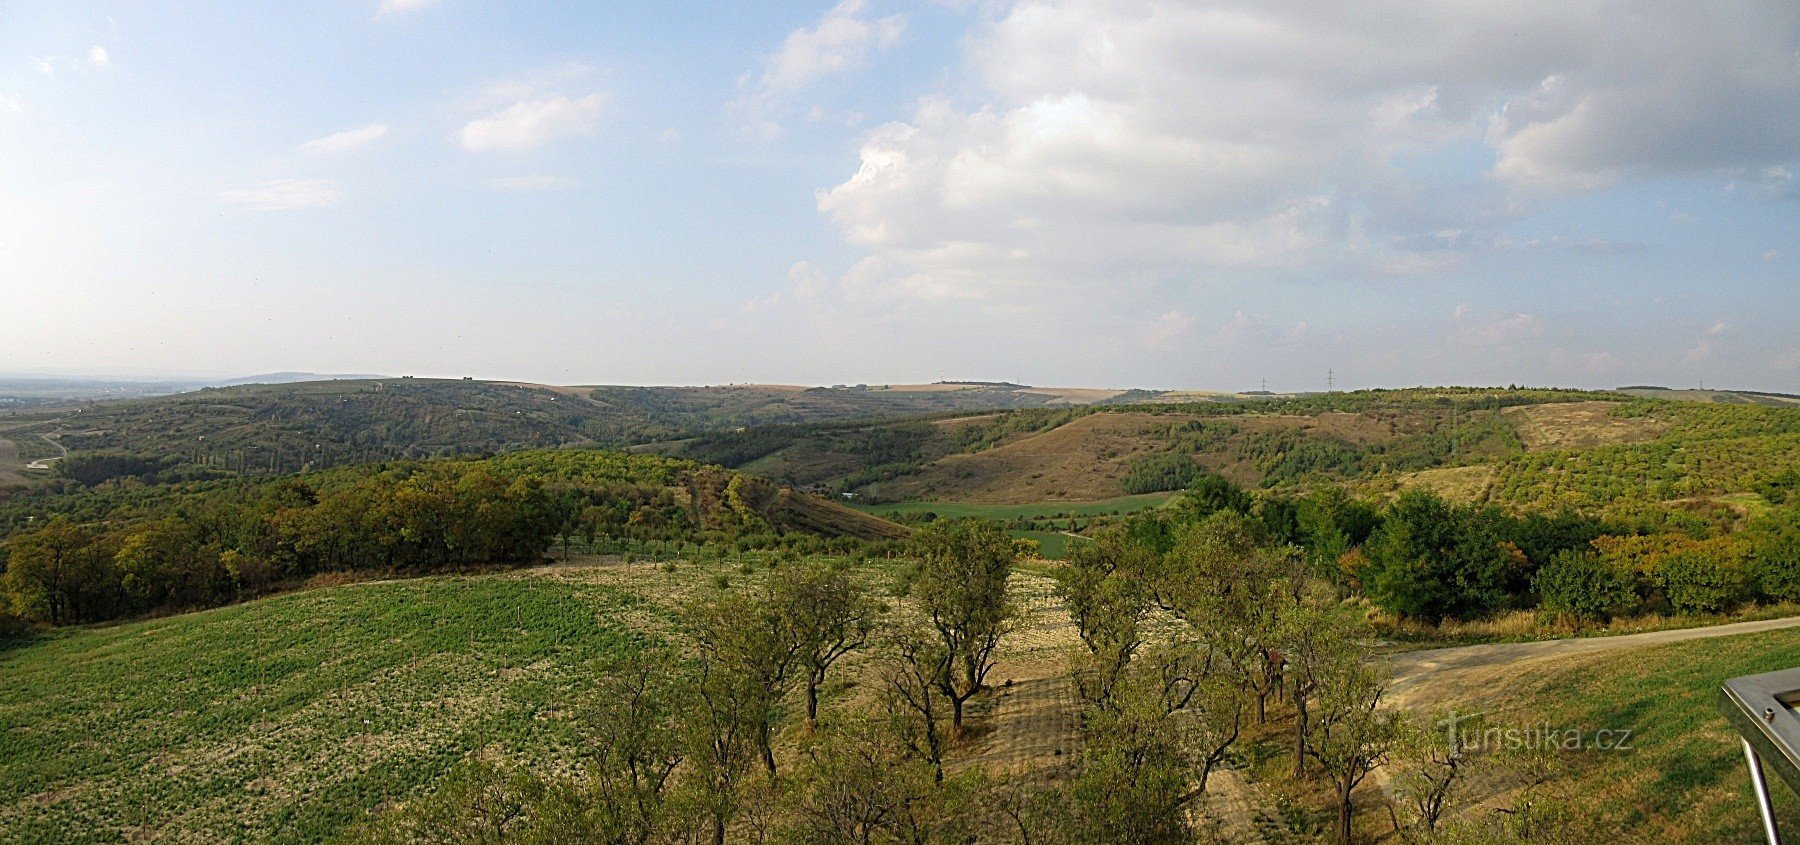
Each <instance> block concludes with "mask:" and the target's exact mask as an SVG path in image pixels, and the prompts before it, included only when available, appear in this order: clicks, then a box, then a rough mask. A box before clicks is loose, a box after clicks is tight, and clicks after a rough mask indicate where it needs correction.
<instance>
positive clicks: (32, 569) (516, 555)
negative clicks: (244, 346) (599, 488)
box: [0, 463, 570, 625]
mask: <svg viewBox="0 0 1800 845" xmlns="http://www.w3.org/2000/svg"><path fill="white" fill-rule="evenodd" d="M569 507H570V503H569V502H567V501H566V500H564V499H562V498H560V497H558V496H557V495H555V494H554V493H553V492H552V491H551V490H549V489H548V488H546V487H545V486H544V485H543V484H542V483H541V482H539V481H537V480H535V479H529V478H508V477H505V476H502V475H499V474H497V473H494V472H492V471H491V470H489V469H487V468H486V467H483V466H481V465H479V464H469V463H443V464H427V465H421V466H419V467H416V468H414V470H413V471H409V472H404V473H400V472H390V473H382V474H378V475H374V476H372V477H367V478H364V479H361V480H359V481H356V482H353V483H349V484H344V485H341V486H338V487H336V488H335V489H332V490H331V491H329V492H325V493H321V492H320V491H318V490H316V489H314V488H312V487H311V486H309V485H306V484H304V483H302V482H300V481H298V480H290V481H287V482H284V483H281V484H277V485H273V486H271V487H269V488H267V489H265V490H264V491H262V495H260V496H259V497H257V498H255V499H253V500H250V501H237V500H232V499H227V498H224V497H207V498H202V499H200V500H197V501H194V502H188V503H184V504H183V505H182V506H181V507H179V508H177V509H176V510H174V511H173V512H171V513H169V514H167V515H166V516H162V517H159V518H155V519H149V520H145V521H140V522H132V523H122V524H107V523H88V524H84V523H76V522H73V521H71V520H69V519H67V518H65V517H61V516H56V517H51V518H49V519H48V520H46V521H45V524H44V525H43V526H42V527H41V528H37V529H34V530H30V531H26V532H23V533H20V534H17V535H15V536H14V537H12V538H11V539H10V540H9V541H8V542H7V557H6V570H5V575H4V577H3V578H0V587H3V588H4V595H5V598H6V601H7V603H8V604H9V605H10V606H11V607H12V608H13V610H14V612H16V613H17V614H18V615H20V616H23V617H26V618H29V619H36V620H41V621H45V622H49V623H50V624H52V625H61V624H65V623H71V622H90V621H97V620H102V619H110V618H115V617H118V616H123V615H129V614H134V613H142V612H146V611H151V610H159V609H172V608H187V607H203V606H209V605H214V604H219V603H222V602H227V601H231V600H233V599H235V598H238V597H240V596H243V595H247V594H256V593H260V592H263V591H265V590H268V589H270V588H272V587H274V586H276V585H279V584H283V583H290V582H294V581H298V580H303V579H305V578H307V577H309V576H311V575H314V574H317V573H320V572H328V571H350V570H358V569H440V568H445V567H452V566H459V565H463V564H468V563H477V562H480V563H487V562H494V563H516V562H523V561H530V560H535V559H537V558H538V557H540V556H541V555H542V554H543V553H544V551H545V550H546V549H547V548H548V547H549V545H550V539H551V537H552V535H553V534H554V533H555V532H556V530H557V528H558V527H559V526H560V525H562V524H563V523H564V522H565V521H566V520H567V511H568V509H569Z"/></svg>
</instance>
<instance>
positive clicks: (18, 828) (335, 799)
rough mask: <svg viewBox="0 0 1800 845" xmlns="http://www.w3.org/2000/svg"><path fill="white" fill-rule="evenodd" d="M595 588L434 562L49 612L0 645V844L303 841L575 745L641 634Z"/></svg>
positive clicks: (557, 755)
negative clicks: (597, 693)
mask: <svg viewBox="0 0 1800 845" xmlns="http://www.w3.org/2000/svg"><path fill="white" fill-rule="evenodd" d="M634 602H635V599H634V598H633V597H632V596H630V595H625V594H621V593H617V592H614V591H611V590H607V589H605V588H602V587H598V586H594V585H579V584H568V583H561V582H559V581H555V580H550V579H518V578H506V577H492V576H490V577H481V578H430V579H421V580H414V581H405V582H388V583H374V584H362V585H351V586H346V587H339V588H332V589H323V590H315V591H310V592H305V593H296V594H289V595H283V596H277V597H273V598H269V599H265V600H261V601H257V602H252V603H247V604H243V605H237V606H233V607H227V608H220V609H217V610H211V611H206V612H202V613H193V614H188V615H184V616H177V617H171V618H168V619H160V620H152V621H144V622H134V623H128V624H120V625H112V626H106V627H94V628H81V629H64V630H60V631H57V632H54V633H51V634H47V635H44V636H42V637H40V638H38V639H35V640H30V641H27V642H25V643H22V644H14V645H12V646H11V647H10V648H8V649H7V650H5V651H0V841H7V842H114V841H122V840H125V839H127V838H140V837H141V838H169V839H179V840H182V841H198V840H206V841H243V840H255V841H269V842H303V841H316V840H319V839H325V838H329V837H331V836H332V835H333V834H334V833H335V832H337V831H338V830H340V829H342V828H343V827H344V826H345V825H346V824H348V823H350V822H352V821H354V820H356V819H358V818H360V817H361V816H362V815H363V814H364V813H365V812H366V811H367V810H368V809H369V808H371V807H374V806H376V805H377V804H379V803H380V802H382V801H383V800H385V799H387V798H391V797H400V796H403V795H406V794H409V793H410V792H413V791H416V790H418V789H420V788H422V787H424V786H425V785H427V784H429V783H430V782H431V781H432V779H434V778H435V777H437V776H438V775H440V774H442V773H443V772H445V771H446V770H447V769H449V768H450V767H451V766H452V765H453V764H455V763H456V762H457V761H459V760H462V759H463V758H465V757H466V756H467V755H468V754H470V753H471V752H473V751H475V750H477V749H482V748H489V749H493V750H494V751H496V752H499V753H504V754H506V755H508V756H518V757H522V758H524V759H540V760H546V761H548V760H555V759H566V758H568V757H569V756H571V755H572V753H573V752H572V747H573V745H574V743H575V741H576V738H577V737H578V720H576V719H574V718H572V715H573V711H574V709H575V707H576V704H577V703H578V702H579V700H580V698H581V697H582V692H583V690H584V689H586V688H587V687H588V686H589V684H590V683H591V681H592V678H593V677H594V674H595V671H596V669H597V667H598V666H600V665H603V664H604V663H605V662H606V660H607V659H608V658H611V657H614V656H617V655H619V654H622V653H624V652H626V651H627V650H630V649H633V648H637V647H639V646H640V645H641V644H642V643H643V642H645V640H644V639H643V638H642V637H640V636H638V635H633V634H631V633H629V632H627V631H626V630H625V629H624V628H623V627H621V626H619V625H615V624H612V623H609V622H608V621H606V620H607V618H608V617H609V616H610V615H614V614H618V613H622V612H624V611H625V609H627V608H628V607H629V606H630V605H632V604H633V603H634Z"/></svg>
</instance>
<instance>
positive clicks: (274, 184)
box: [220, 179, 343, 211]
mask: <svg viewBox="0 0 1800 845" xmlns="http://www.w3.org/2000/svg"><path fill="white" fill-rule="evenodd" d="M342 197H343V191H340V190H338V188H337V186H336V185H333V184H332V183H330V182H327V181H325V180H323V179H275V180H271V181H268V182H263V183H262V184H260V185H255V186H251V187H247V188H236V189H233V190H229V191H225V192H224V193H222V194H220V199H223V200H224V201H225V202H228V203H231V204H232V205H236V206H240V207H242V208H246V209H249V210H251V211H286V210H288V209H293V208H313V207H317V206H322V205H330V204H332V203H334V202H337V201H338V200H339V199H340V198H342Z"/></svg>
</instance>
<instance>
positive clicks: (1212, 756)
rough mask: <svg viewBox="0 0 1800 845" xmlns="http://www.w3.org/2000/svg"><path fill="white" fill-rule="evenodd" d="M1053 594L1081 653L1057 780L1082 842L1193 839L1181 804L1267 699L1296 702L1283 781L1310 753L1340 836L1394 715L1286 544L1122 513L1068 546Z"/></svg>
mask: <svg viewBox="0 0 1800 845" xmlns="http://www.w3.org/2000/svg"><path fill="white" fill-rule="evenodd" d="M1059 593H1060V594H1061V596H1062V597H1063V599H1064V601H1065V602H1066V603H1067V605H1068V608H1069V611H1070V615H1071V616H1072V617H1073V619H1074V620H1075V623H1076V626H1077V629H1078V631H1079V633H1080V635H1081V641H1082V643H1083V645H1084V646H1085V652H1084V654H1083V657H1082V660H1081V662H1080V663H1079V664H1078V665H1077V666H1076V667H1075V680H1076V686H1077V688H1078V690H1079V691H1080V693H1081V698H1082V701H1083V703H1084V704H1083V713H1082V724H1083V728H1084V741H1085V746H1084V748H1083V751H1082V754H1081V757H1080V761H1079V766H1078V770H1077V776H1076V779H1075V782H1074V787H1073V789H1074V794H1075V795H1076V796H1077V797H1078V798H1079V799H1081V800H1079V801H1077V802H1076V806H1077V807H1078V808H1079V810H1078V815H1079V816H1081V817H1082V820H1083V824H1082V825H1081V828H1082V829H1083V830H1085V831H1087V832H1088V833H1089V834H1090V837H1086V838H1084V839H1083V841H1108V840H1107V839H1106V838H1105V836H1104V834H1105V832H1106V831H1114V832H1116V833H1117V834H1118V835H1119V838H1118V839H1116V840H1113V841H1130V842H1141V843H1176V842H1191V841H1193V837H1194V831H1192V830H1190V829H1189V824H1188V819H1189V818H1190V813H1188V812H1187V807H1188V806H1189V805H1190V804H1191V803H1192V802H1193V801H1195V800H1196V799H1198V798H1199V797H1200V796H1201V795H1203V794H1204V792H1205V790H1206V787H1207V782H1208V779H1209V777H1210V776H1211V774H1212V773H1213V772H1214V771H1215V770H1216V768H1217V767H1219V766H1220V765H1221V764H1222V763H1223V762H1224V761H1225V760H1226V757H1227V754H1228V753H1229V752H1230V750H1231V749H1232V747H1233V746H1234V745H1236V744H1237V743H1238V741H1239V739H1240V738H1241V736H1242V735H1243V733H1244V731H1245V729H1246V727H1247V724H1248V722H1249V721H1250V720H1252V719H1254V721H1255V722H1257V723H1263V722H1266V721H1267V719H1268V717H1269V709H1270V705H1271V703H1272V702H1273V701H1277V700H1283V699H1285V700H1289V701H1291V703H1292V705H1293V707H1294V708H1295V711H1296V716H1295V719H1294V749H1295V768H1296V771H1295V776H1296V777H1305V776H1307V773H1308V768H1309V767H1308V764H1309V762H1310V763H1311V764H1312V767H1313V768H1314V770H1316V772H1317V773H1318V774H1319V775H1320V776H1323V777H1324V778H1326V779H1327V780H1329V781H1330V783H1331V784H1332V787H1333V793H1334V794H1335V795H1336V796H1337V802H1336V803H1337V808H1338V818H1337V824H1336V830H1337V833H1338V839H1339V841H1340V842H1347V841H1348V838H1349V835H1350V830H1351V827H1350V826H1351V821H1352V815H1351V813H1352V808H1353V804H1352V801H1351V796H1352V794H1353V793H1354V791H1355V790H1356V788H1357V787H1358V786H1359V785H1360V784H1361V783H1362V782H1363V780H1364V779H1365V778H1366V777H1367V776H1368V775H1369V773H1370V772H1371V771H1372V770H1373V768H1374V767H1375V766H1376V765H1378V764H1379V763H1380V762H1381V761H1382V759H1383V758H1384V757H1385V756H1386V754H1387V753H1388V750H1389V748H1390V746H1391V745H1392V743H1393V742H1394V741H1395V739H1396V738H1397V737H1398V735H1399V731H1400V722H1399V721H1398V717H1397V716H1396V715H1394V714H1392V713H1390V712H1387V711H1384V710H1383V709H1381V708H1380V707H1379V704H1380V701H1381V697H1382V695H1383V683H1382V674H1381V673H1380V671H1379V669H1378V668H1375V667H1371V666H1370V665H1369V664H1368V663H1367V660H1366V658H1367V655H1368V650H1367V644H1368V642H1369V640H1370V636H1369V632H1368V631H1367V630H1366V626H1365V625H1364V624H1363V623H1362V622H1361V620H1360V618H1359V617H1358V616H1356V615H1355V613H1354V612H1353V611H1351V610H1348V609H1346V607H1345V606H1343V605H1342V604H1340V602H1339V601H1338V599H1337V597H1336V594H1335V591H1334V590H1332V589H1331V588H1330V586H1329V585H1328V584H1326V583H1325V582H1323V581H1321V580H1320V579H1318V578H1316V577H1315V576H1313V575H1312V574H1311V573H1310V571H1309V567H1308V565H1307V561H1306V559H1305V555H1304V554H1303V553H1302V552H1301V551H1300V550H1299V549H1298V548H1296V547H1294V546H1291V545H1286V544H1281V543H1278V542H1276V541H1274V539H1273V538H1271V537H1269V536H1268V534H1267V533H1266V532H1265V531H1264V530H1263V528H1262V527H1261V526H1260V525H1258V524H1257V522H1256V521H1254V520H1253V519H1251V518H1249V517H1246V516H1244V515H1242V514H1238V513H1235V512H1232V511H1221V512H1219V513H1217V514H1214V515H1212V516H1209V517H1207V518H1205V519H1202V520H1199V521H1193V522H1186V523H1180V524H1173V525H1171V524H1170V523H1169V522H1167V521H1161V520H1153V519H1148V518H1140V519H1134V520H1131V521H1129V522H1128V523H1127V524H1126V525H1124V526H1121V527H1117V528H1114V529H1110V530H1108V531H1106V532H1104V533H1102V534H1101V535H1100V536H1099V537H1098V538H1097V539H1096V542H1093V543H1089V544H1083V545H1081V546H1077V547H1076V548H1075V551H1074V553H1073V554H1072V555H1071V558H1070V561H1069V566H1068V567H1067V568H1066V569H1064V570H1062V571H1061V572H1060V573H1059ZM1153 617H1158V618H1161V619H1162V623H1161V624H1158V625H1156V626H1154V627H1152V626H1149V625H1147V624H1146V623H1147V622H1149V621H1150V620H1151V619H1152V618H1153Z"/></svg>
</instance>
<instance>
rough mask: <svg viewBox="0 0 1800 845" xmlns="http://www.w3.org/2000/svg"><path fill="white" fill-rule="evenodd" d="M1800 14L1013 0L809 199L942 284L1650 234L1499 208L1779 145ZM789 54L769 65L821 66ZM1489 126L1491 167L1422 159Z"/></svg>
mask: <svg viewBox="0 0 1800 845" xmlns="http://www.w3.org/2000/svg"><path fill="white" fill-rule="evenodd" d="M839 8H840V9H842V8H843V7H839ZM858 11H860V9H858ZM834 14H835V12H834ZM1622 17H1628V18H1630V20H1629V21H1622ZM1640 24H1641V25H1640ZM1797 33H1800V7H1797V6H1793V5H1792V4H1783V3H1772V2H1771V3H1750V4H1740V5H1736V6H1733V8H1732V10H1731V11H1730V12H1729V13H1721V12H1720V11H1719V10H1718V9H1716V8H1702V7H1700V6H1692V7H1690V6H1686V5H1682V4H1675V3H1660V4H1659V3H1654V2H1643V3H1638V4H1634V5H1631V6H1629V7H1626V8H1620V7H1617V6H1616V5H1615V4H1610V3H1606V2H1602V0H1577V2H1574V3H1490V4H1456V5H1453V6H1445V5H1444V4H1441V3H1433V2H1428V0H1395V2H1392V3H1388V4H1385V5H1384V7H1383V10H1382V11H1381V13H1379V14H1371V13H1370V11H1369V9H1368V7H1367V5H1366V4H1365V3H1353V2H1348V0H1333V1H1332V2H1321V3H1309V4H1303V5H1283V4H1252V3H1248V2H1241V3H1218V4H1193V3H1186V2H1179V0H1137V2H1130V3H1118V2H1107V0H1018V2H1015V3H1013V4H1012V5H1010V6H1007V7H1005V8H1000V9H997V10H996V11H995V12H994V13H993V14H992V15H991V16H989V17H988V18H986V19H984V22H983V23H982V24H979V25H978V27H977V29H976V31H975V32H973V33H972V34H971V36H970V37H969V38H968V40H967V42H966V43H967V47H966V53H967V61H966V70H967V72H968V78H964V79H958V80H955V81H954V82H953V83H951V84H950V87H951V89H952V90H955V91H957V95H956V96H955V97H951V96H949V95H945V96H928V97H925V98H923V99H922V100H920V101H919V103H918V104H917V106H916V107H915V108H914V109H913V110H912V113H911V114H909V115H907V116H905V117H904V118H903V119H901V120H896V121H892V122H889V123H886V124H884V125H881V126H878V127H876V128H874V129H872V130H870V131H869V132H868V133H867V134H866V135H865V136H864V137H863V139H862V141H861V149H860V152H859V158H860V164H859V166H858V168H857V169H856V171H855V172H854V173H852V174H849V175H848V176H847V178H845V179H843V180H842V181H841V182H840V183H839V184H837V185H835V186H832V187H830V188H828V189H826V190H823V191H821V192H820V193H819V196H818V206H819V209H820V210H821V212H822V213H824V214H825V215H827V216H828V217H829V218H830V219H831V220H832V221H833V222H834V223H835V224H836V225H837V226H838V227H839V229H840V231H841V232H842V235H843V237H844V239H845V240H846V241H848V242H850V243H852V244H854V245H857V246H859V247H862V248H863V249H865V250H866V251H867V252H868V254H869V256H870V257H871V258H872V259H877V260H878V266H880V267H882V268H884V270H883V272H886V273H888V274H889V284H887V285H882V284H880V283H878V282H876V283H869V284H867V285H866V286H867V287H868V288H870V289H872V290H882V291H884V293H885V292H889V291H894V290H903V289H911V290H923V291H931V292H933V295H935V296H938V297H940V298H942V297H944V296H945V295H946V294H947V292H949V291H952V290H953V291H954V292H955V293H956V295H958V296H966V297H974V298H984V299H997V298H1005V297H1009V296H1012V297H1018V298H1022V299H1026V300H1030V299H1041V298H1042V295H1043V294H1044V293H1045V292H1046V291H1054V292H1056V293H1059V294H1065V293H1066V294H1070V295H1071V296H1095V295H1107V294H1108V293H1116V292H1117V291H1118V290H1119V289H1121V287H1130V286H1134V285H1137V286H1153V285H1163V286H1165V287H1166V286H1167V285H1169V284H1177V285H1183V284H1190V285H1202V284H1205V283H1206V282H1207V280H1208V279H1209V278H1211V277H1214V276H1216V275H1218V274H1219V273H1222V272H1238V273H1242V272H1249V271H1256V270H1270V271H1301V270H1331V271H1341V273H1340V275H1345V274H1355V273H1367V274H1382V275H1401V276H1404V275H1414V276H1418V275H1433V274H1441V273H1444V272H1446V271H1450V270H1454V269H1456V268H1457V267H1459V266H1460V265H1461V264H1462V263H1463V261H1464V260H1465V259H1466V258H1467V257H1468V256H1472V255H1478V254H1480V253H1484V252H1498V251H1508V250H1519V249H1551V248H1554V249H1561V250H1576V251H1583V252H1594V253H1605V252H1617V251H1623V250H1631V249H1637V248H1640V245H1638V244H1634V243H1629V242H1620V241H1616V240H1612V239H1609V238H1605V237H1601V236H1596V235H1579V236H1578V235H1566V236H1554V237H1547V238H1541V239H1537V240H1530V241H1513V240H1510V239H1507V238H1504V237H1502V236H1501V235H1499V234H1498V229H1499V227H1500V226H1501V225H1502V224H1504V223H1506V222H1508V221H1510V220H1512V219H1516V218H1517V216H1518V215H1520V214H1521V213H1523V209H1525V208H1526V207H1527V204H1528V202H1529V201H1530V199H1531V197H1533V196H1535V195H1536V192H1538V191H1541V190H1544V189H1555V190H1585V189H1595V188H1600V187H1603V186H1605V185H1607V184H1611V183H1612V182H1614V181H1616V180H1618V179H1621V178H1626V177H1630V176H1633V175H1638V174H1646V175H1657V174H1694V173H1712V174H1718V175H1720V176H1721V178H1728V177H1729V176H1730V174H1763V173H1767V172H1768V170H1767V169H1768V168H1769V167H1774V166H1785V165H1786V164H1788V163H1789V162H1790V160H1792V159H1794V158H1795V157H1796V152H1795V151H1796V150H1800V122H1795V121H1791V120H1788V119H1786V118H1783V117H1781V115H1792V114H1795V113H1800V75H1797V74H1795V73H1794V72H1793V69H1794V65H1793V62H1794V59H1793V54H1792V51H1791V44H1792V43H1793V40H1794V38H1795V36H1796V34H1797ZM784 52H785V51H784ZM825 65H826V63H821V62H799V63H797V65H796V66H797V67H800V68H806V67H817V66H825ZM775 67H776V65H775V63H774V62H771V66H770V69H768V70H767V71H766V72H765V74H764V77H763V78H762V80H759V84H760V85H763V86H770V85H772V84H773V82H772V81H773V80H789V79H792V80H805V79H807V78H809V77H808V74H807V73H805V72H800V71H796V72H795V73H792V74H787V73H778V72H777V71H776V70H775ZM970 91H974V92H977V93H976V95H975V96H970V94H969V93H968V92H970ZM1495 104H1499V106H1498V108H1496V105H1495ZM1480 148H1486V150H1487V153H1488V154H1489V155H1491V156H1492V158H1493V160H1494V162H1495V164H1494V165H1493V167H1492V169H1491V171H1489V172H1488V173H1487V174H1485V175H1487V176H1488V177H1490V178H1487V179H1480V178H1473V177H1476V176H1477V175H1478V174H1476V173H1474V172H1471V173H1469V174H1468V175H1467V176H1466V177H1463V178H1456V179H1446V178H1443V176H1442V174H1441V173H1437V174H1433V173H1430V172H1420V171H1417V170H1413V169H1409V168H1408V167H1406V166H1404V162H1405V161H1406V160H1408V159H1409V158H1417V157H1420V156H1425V155H1431V154H1436V153H1447V154H1451V155H1458V156H1466V155H1467V151H1468V150H1470V149H1480ZM1762 181H1768V179H1766V178H1763V179H1762ZM1515 192H1518V194H1517V195H1515ZM1447 233H1449V234H1447ZM861 266H864V267H868V266H874V265H867V264H865V265H861ZM1071 301H1073V300H1071ZM1077 307H1079V306H1077ZM1151 313H1157V312H1151Z"/></svg>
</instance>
